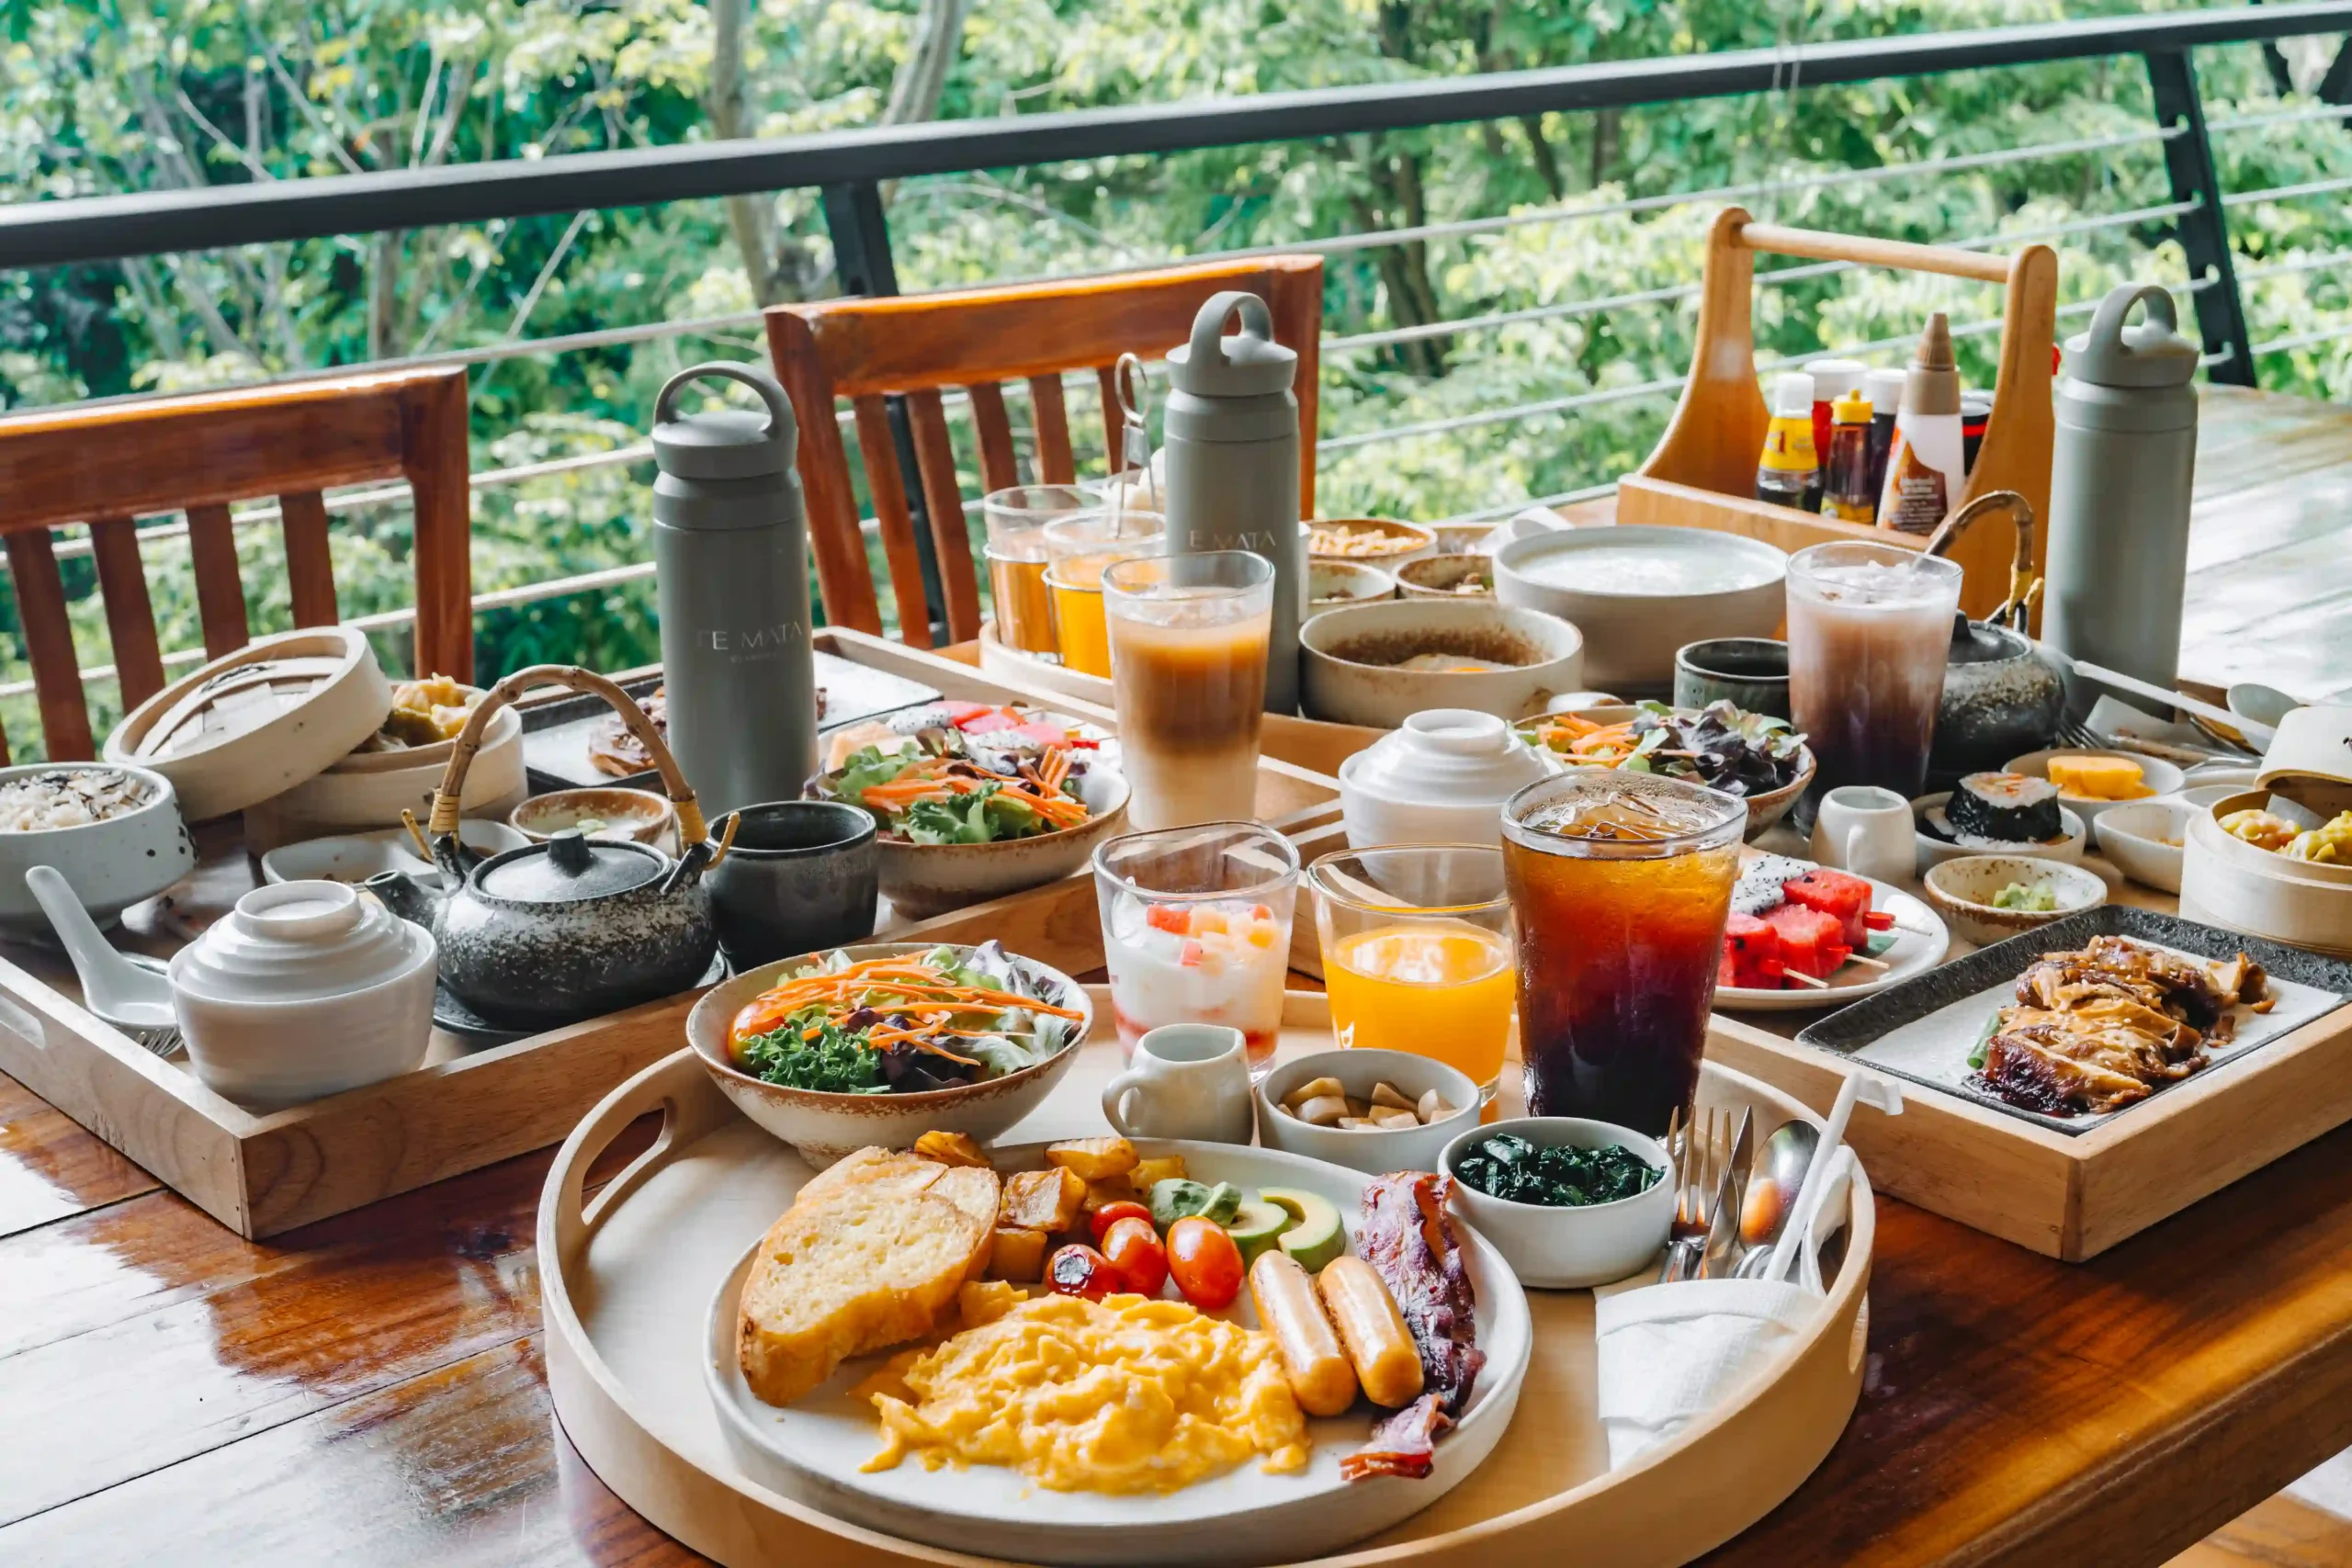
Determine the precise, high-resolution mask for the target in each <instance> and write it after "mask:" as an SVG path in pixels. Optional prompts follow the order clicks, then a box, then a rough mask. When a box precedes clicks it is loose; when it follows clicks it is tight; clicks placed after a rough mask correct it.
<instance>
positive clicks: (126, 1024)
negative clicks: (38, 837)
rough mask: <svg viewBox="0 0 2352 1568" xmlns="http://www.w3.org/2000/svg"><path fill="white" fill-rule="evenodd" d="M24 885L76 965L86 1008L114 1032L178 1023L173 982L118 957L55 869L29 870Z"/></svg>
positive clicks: (162, 1026) (53, 867)
mask: <svg viewBox="0 0 2352 1568" xmlns="http://www.w3.org/2000/svg"><path fill="white" fill-rule="evenodd" d="M25 886H28V887H29V888H31V889H32V890H33V897H35V898H37V899H39V900H40V908H41V912H42V913H43V914H45V915H47V916H48V917H49V923H50V924H51V925H52V926H54V927H55V928H57V940H58V941H60V942H63V943H64V944H65V951H66V953H68V954H69V955H71V956H72V958H73V960H74V974H75V975H76V976H79V977H80V978H81V981H82V1005H83V1006H84V1007H86V1008H88V1009H89V1010H91V1011H92V1012H94V1013H96V1014H97V1015H98V1017H100V1018H102V1019H104V1020H105V1021H107V1022H108V1023H111V1024H113V1025H114V1026H115V1027H116V1028H117V1029H169V1028H172V1027H173V1026H175V1024H177V1023H178V1022H179V1018H178V1016H177V1015H176V1014H175V1012H174V1011H173V1010H172V983H171V982H170V981H169V980H167V979H165V978H164V976H161V975H159V974H157V973H156V972H155V971H153V969H144V968H141V966H140V965H139V964H135V963H133V962H131V960H130V959H129V958H126V957H124V956H123V955H122V954H121V953H117V952H116V951H115V950H114V945H113V944H112V943H111V942H107V939H106V934H105V933H104V932H102V931H99V930H98V923H97V922H96V920H93V919H90V912H89V911H88V910H87V909H85V908H82V900H81V899H79V898H77V897H74V889H73V887H72V886H69V885H68V884H67V882H66V880H65V878H64V877H63V876H62V874H59V872H58V870H57V868H56V867H55V866H48V865H36V866H32V867H29V868H28V869H27V871H26V872H25ZM150 962H153V961H152V960H150Z"/></svg>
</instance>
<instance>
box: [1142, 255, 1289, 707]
mask: <svg viewBox="0 0 2352 1568" xmlns="http://www.w3.org/2000/svg"><path fill="white" fill-rule="evenodd" d="M1237 312H1238V314H1239V315H1240V318H1241V331H1240V332H1239V333H1236V334H1235V335H1233V336H1231V337H1227V336H1226V335H1225V323H1226V321H1227V320H1228V319H1229V318H1231V317H1232V316H1233V315H1235V314H1236V313H1237ZM1273 333H1274V327H1273V317H1272V313H1271V312H1270V311H1268V310H1267V309H1266V302H1265V301H1264V300H1263V299H1259V298H1258V297H1257V296H1256V295H1255V294H1245V293H1242V292H1241V291H1239V290H1238V289H1232V290H1227V292H1225V293H1222V294H1218V295H1215V296H1213V297H1212V298H1211V299H1209V301H1208V303H1206V304H1205V305H1203V306H1202V307H1201V311H1200V314H1199V315H1197V316H1195V317H1193V337H1192V341H1191V342H1189V343H1186V344H1180V345H1178V346H1177V347H1176V348H1173V349H1171V350H1170V351H1169V355H1168V379H1169V380H1170V383H1172V384H1173V386H1174V391H1173V392H1171V393H1170V396H1169V399H1168V427H1167V433H1166V439H1165V443H1164V445H1165V449H1166V452H1167V455H1168V495H1167V506H1168V553H1169V554H1170V555H1198V554H1202V553H1204V552H1205V551H1209V550H1252V551H1255V552H1256V553H1257V554H1259V555H1261V556H1263V557H1265V558H1267V559H1268V560H1270V561H1272V563H1273V568H1274V615H1273V627H1272V632H1271V633H1270V634H1269V636H1268V638H1267V643H1266V711H1267V712H1268V713H1296V712H1297V711H1298V623H1299V622H1300V621H1301V620H1302V619H1304V618H1305V612H1306V541H1305V536H1304V534H1303V532H1302V530H1301V529H1300V526H1299V516H1298V399H1297V398H1296V397H1295V395H1293V393H1292V391H1291V384H1292V382H1293V381H1294V380H1295V378H1297V375H1298V355H1297V354H1296V353H1295V351H1293V350H1291V349H1287V348H1284V347H1283V345H1282V344H1278V343H1276V342H1275V341H1274V337H1273Z"/></svg>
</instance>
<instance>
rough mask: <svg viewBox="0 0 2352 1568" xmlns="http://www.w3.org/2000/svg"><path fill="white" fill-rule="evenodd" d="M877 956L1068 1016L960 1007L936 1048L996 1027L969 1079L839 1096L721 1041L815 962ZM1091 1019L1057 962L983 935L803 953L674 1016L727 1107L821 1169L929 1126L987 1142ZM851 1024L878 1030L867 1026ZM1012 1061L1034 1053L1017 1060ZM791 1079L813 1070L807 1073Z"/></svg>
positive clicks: (1038, 1097)
mask: <svg viewBox="0 0 2352 1568" xmlns="http://www.w3.org/2000/svg"><path fill="white" fill-rule="evenodd" d="M888 959H896V960H913V961H922V962H926V963H927V964H929V965H931V966H933V967H937V968H940V969H942V970H943V971H947V972H953V973H956V974H967V975H973V976H982V977H985V982H986V984H987V985H988V986H989V987H990V988H993V989H997V990H1000V991H1003V992H1007V993H1011V994H1015V995H1019V996H1023V997H1029V998H1035V999H1036V1000H1038V1001H1041V1002H1046V1003H1047V1004H1049V1005H1051V1006H1053V1007H1055V1008H1057V1009H1059V1010H1062V1011H1064V1012H1068V1013H1073V1014H1075V1015H1076V1016H1075V1017H1069V1018H1056V1017H1048V1016H1046V1015H1041V1014H1038V1013H1034V1012H1029V1011H1026V1010H1016V1009H1002V1008H997V1009H989V1010H988V1011H989V1012H993V1013H994V1015H995V1016H994V1018H993V1019H990V1018H989V1017H986V1016H974V1015H973V1014H970V1013H967V1015H966V1018H965V1021H967V1022H968V1023H969V1025H970V1029H969V1031H968V1032H967V1033H965V1034H964V1035H963V1036H962V1037H961V1038H959V1039H954V1040H950V1041H948V1042H946V1045H947V1047H948V1048H950V1049H958V1050H960V1051H965V1052H972V1053H974V1054H975V1055H977V1054H978V1050H979V1049H981V1048H976V1047H974V1046H972V1045H971V1044H969V1043H968V1042H969V1041H970V1040H971V1039H972V1038H973V1037H974V1036H976V1035H978V1036H986V1035H989V1034H997V1035H998V1037H999V1038H1000V1039H1001V1040H1003V1041H1004V1042H1005V1043H1006V1044H1007V1046H1008V1049H1007V1050H1005V1051H1001V1052H999V1051H993V1050H991V1051H989V1055H990V1056H991V1057H992V1058H993V1060H992V1061H991V1062H989V1063H988V1064H986V1065H984V1066H983V1067H982V1068H981V1076H978V1077H975V1078H974V1079H973V1080H972V1081H969V1082H961V1083H948V1084H945V1085H944V1086H942V1087H938V1088H932V1089H914V1090H906V1089H896V1088H872V1087H868V1088H864V1089H858V1090H855V1091H854V1092H843V1091H838V1090H831V1089H813V1088H801V1087H796V1086H795V1085H794V1084H791V1083H785V1082H772V1081H770V1078H769V1077H763V1076H759V1075H758V1074H756V1073H754V1072H752V1071H750V1070H747V1067H749V1066H752V1064H750V1063H747V1062H744V1061H741V1060H739V1058H738V1057H737V1055H736V1054H735V1052H734V1050H733V1048H732V1045H731V1036H732V1034H733V1032H734V1024H735V1021H736V1018H737V1016H738V1015H739V1014H741V1013H742V1012H743V1011H744V1010H745V1009H747V1008H748V1007H750V1006H751V1005H752V1004H753V1003H755V1002H757V1001H759V1000H760V999H761V998H762V997H763V996H764V995H765V994H766V993H768V992H770V991H772V990H774V989H775V988H777V987H780V986H782V985H783V984H785V983H786V982H787V981H789V980H791V979H793V978H795V977H796V976H801V975H802V973H803V972H804V971H811V970H815V969H817V968H819V967H820V966H826V965H830V966H831V967H832V968H834V969H842V968H848V967H850V966H854V965H857V964H869V963H871V962H873V961H876V960H888ZM853 1016H854V1015H853ZM877 1022H878V1021H877ZM1093 1024H1094V1003H1093V999H1092V998H1090V997H1089V996H1088V995H1087V994H1086V988H1085V987H1082V986H1080V984H1079V983H1078V982H1077V981H1075V980H1073V979H1071V978H1070V977H1069V976H1067V975H1065V974H1063V973H1062V972H1061V971H1060V970H1058V969H1051V968H1048V967H1046V965H1045V964H1039V963H1036V962H1035V961H1034V960H1032V959H1027V958H1021V957H1017V956H1015V955H1013V954H1012V953H1006V952H1005V951H1004V950H1003V949H1002V948H1001V947H1000V946H998V944H996V943H995V942H989V943H987V944H986V945H985V946H983V947H978V948H975V947H960V946H953V945H943V944H939V943H933V942H865V943H861V944H858V945H856V946H852V947H843V948H838V949H835V950H834V951H833V952H832V953H808V954H804V955H803V956H801V957H798V958H787V959H785V960H783V961H781V962H779V963H775V964H762V965H761V966H760V967H759V968H757V969H753V970H751V971H750V972H748V973H746V974H742V975H738V976H735V977H734V978H733V979H731V980H729V981H727V982H726V983H724V984H723V985H719V986H717V987H713V988H712V989H711V990H710V991H708V992H707V993H706V994H705V995H704V996H703V998H702V999H701V1000H699V1001H697V1002H696V1003H695V1007H694V1010H693V1011H692V1012H691V1013H689V1014H687V1015H686V1038H687V1041H688V1043H690V1044H691V1045H692V1046H693V1047H694V1051H695V1055H696V1056H697V1057H699V1058H700V1059H701V1062H702V1065H703V1067H704V1068H705V1070H706V1071H707V1072H708V1073H709V1074H710V1077H711V1079H712V1081H713V1082H715V1083H716V1084H718V1088H719V1089H720V1091H721V1092H723V1093H724V1094H725V1095H726V1096H727V1098H728V1099H729V1100H732V1101H734V1103H735V1106H736V1109H738V1110H740V1111H742V1112H743V1114H744V1115H746V1116H748V1117H750V1118H751V1119H752V1121H753V1122H757V1123H758V1124H759V1125H760V1126H761V1127H762V1128H763V1129H765V1130H766V1131H767V1132H769V1133H771V1134H774V1135H775V1136H776V1137H778V1138H780V1139H782V1140H783V1141H784V1142H786V1143H787V1144H789V1145H792V1146H793V1148H794V1149H796V1150H797V1151H798V1153H799V1155H800V1156H801V1157H802V1158H803V1159H806V1160H807V1161H808V1162H809V1164H810V1165H812V1166H815V1167H817V1168H820V1169H822V1168H824V1167H826V1166H829V1165H831V1164H832V1163H833V1162H834V1161H835V1160H838V1159H840V1158H841V1157H842V1156H843V1155H846V1154H849V1153H851V1152H852V1151H853V1150H856V1149H862V1148H866V1147H869V1146H877V1147H881V1148H891V1149H904V1148H911V1147H912V1146H913V1145H914V1141H915V1140H916V1139H917V1138H919V1137H921V1136H922V1134H925V1133H929V1132H934V1131H936V1132H942V1133H963V1134H968V1135H969V1136H970V1137H972V1138H973V1139H974V1140H976V1141H977V1142H978V1143H980V1144H983V1145H986V1144H989V1143H992V1142H994V1141H995V1140H996V1139H997V1138H999V1137H1001V1136H1002V1135H1003V1134H1004V1133H1005V1131H1006V1130H1007V1129H1009V1128H1010V1127H1012V1125H1013V1124H1014V1123H1015V1122H1019V1121H1020V1120H1021V1119H1022V1118H1023V1117H1024V1116H1026V1115H1028V1114H1029V1113H1030V1112H1031V1111H1035V1109H1036V1108H1037V1106H1038V1104H1039V1103H1040V1102H1041V1101H1043V1100H1045V1098H1046V1095H1048V1094H1050V1093H1051V1092H1053V1088H1054V1086H1055V1085H1056V1084H1057V1083H1059V1082H1060V1081H1061V1080H1062V1078H1063V1077H1065V1076H1066V1075H1067V1074H1068V1073H1069V1069H1070V1066H1071V1064H1072V1063H1074V1062H1076V1061H1077V1060H1078V1054H1079V1047H1080V1044H1081V1043H1083V1042H1084V1041H1085V1039H1086V1036H1087V1033H1088V1032H1089V1031H1090V1030H1091V1028H1092V1027H1093ZM1000 1031H1001V1032H1000ZM861 1032H862V1033H865V1034H867V1035H869V1036H870V1035H871V1034H874V1033H884V1032H888V1031H887V1030H884V1029H881V1028H878V1027H876V1026H875V1025H868V1026H867V1027H866V1028H865V1030H863V1031H861ZM821 1043H822V1042H820V1044H821ZM865 1048H868V1049H874V1047H865ZM900 1055H903V1054H900ZM1023 1057H1032V1058H1037V1059H1034V1060H1028V1061H1027V1062H1026V1064H1025V1065H1023ZM1001 1069H1010V1070H1001ZM775 1076H786V1075H775ZM803 1081H806V1082H821V1081H825V1077H824V1076H823V1075H822V1074H821V1073H820V1072H813V1071H812V1072H811V1073H809V1074H807V1075H805V1076H804V1077H803Z"/></svg>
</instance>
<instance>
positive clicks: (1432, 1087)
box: [1258, 1050, 1478, 1176]
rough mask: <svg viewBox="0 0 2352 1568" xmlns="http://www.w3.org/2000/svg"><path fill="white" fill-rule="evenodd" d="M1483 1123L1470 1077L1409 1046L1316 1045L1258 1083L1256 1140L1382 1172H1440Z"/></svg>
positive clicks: (1370, 1173)
mask: <svg viewBox="0 0 2352 1568" xmlns="http://www.w3.org/2000/svg"><path fill="white" fill-rule="evenodd" d="M1477 1121H1478V1086H1477V1085H1476V1084H1475V1083H1473V1082H1471V1081H1470V1078H1469V1077H1468V1075H1466V1074H1464V1073H1462V1072H1460V1071H1457V1070H1456V1069H1454V1068H1453V1067H1449V1066H1446V1065H1445V1064H1444V1063H1443V1062H1438V1061H1432V1060H1431V1059H1430V1058H1429V1057H1427V1056H1416V1055H1412V1054H1411V1053H1410V1052H1407V1051H1370V1050H1365V1051H1318V1052H1317V1053H1316V1054H1315V1055H1311V1056H1301V1057H1299V1058H1298V1059H1296V1060H1295V1061H1290V1062H1284V1063H1283V1065H1282V1066H1278V1067H1276V1068H1275V1069H1274V1070H1273V1071H1272V1072H1271V1073H1268V1074H1267V1075H1266V1076H1265V1077H1264V1079H1263V1080H1261V1082H1260V1083H1259V1085H1258V1142H1259V1143H1261V1144H1262V1145H1265V1146H1266V1147H1267V1148H1270V1149H1282V1150H1284V1151H1286V1152H1287V1153H1290V1154H1295V1155H1305V1156H1307V1157H1308V1158H1310V1159H1319V1160H1328V1161H1329V1162H1330V1163H1331V1164H1333V1165H1343V1166H1346V1167H1347V1168H1349V1169H1351V1170H1361V1171H1363V1172H1365V1173H1366V1174H1367V1175H1372V1176H1381V1175H1385V1174H1386V1173H1387V1172H1389V1171H1392V1170H1435V1169H1437V1168H1438V1163H1437V1162H1438V1156H1440V1155H1441V1154H1442V1153H1443V1152H1444V1151H1445V1145H1447V1144H1448V1143H1450V1142H1451V1141H1452V1140H1453V1136H1454V1134H1457V1133H1460V1132H1462V1131H1463V1130H1464V1128H1467V1127H1471V1126H1475V1125H1476V1123H1477Z"/></svg>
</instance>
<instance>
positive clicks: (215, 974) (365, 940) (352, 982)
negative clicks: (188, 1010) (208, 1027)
mask: <svg viewBox="0 0 2352 1568" xmlns="http://www.w3.org/2000/svg"><path fill="white" fill-rule="evenodd" d="M432 953H433V937H432V934H431V933H430V932H428V931H425V930H424V928H423V927H421V926H413V925H411V924H409V923H408V922H407V921H406V920H403V919H399V918H398V917H397V916H395V915H394V914H393V913H392V912H391V911H390V909H387V908H384V906H383V905H381V904H379V903H378V902H377V901H376V900H375V899H374V898H371V897H363V896H362V895H361V894H360V892H359V890H358V889H357V888H355V887H352V886H349V885H348V884H345V883H341V882H280V883H277V884H276V885H275V886H269V887H257V888H255V889H254V891H252V892H251V893H248V894H246V895H245V896H244V897H242V898H240V899H238V900H237V907H236V908H234V909H233V910H232V911H230V913H229V916H228V918H227V919H222V920H218V921H215V922H214V923H213V925H212V926H211V928H210V929H209V930H208V931H205V933H204V934H203V935H202V936H200V937H198V939H197V940H196V941H195V942H190V943H189V944H188V945H187V946H186V947H184V948H182V949H181V950H180V951H179V952H178V953H175V954H174V955H173V957H172V966H171V976H172V985H173V987H175V989H179V990H183V991H189V992H193V993H194V994H196V995H198V996H200V997H204V998H208V999H211V1000H216V1001H234V1002H300V1001H315V1000H318V999H320V998H325V997H338V996H345V995H348V994H350V993H351V992H354V991H361V990H366V989H367V988H368V987H371V986H377V985H380V984H382V983H383V982H384V981H386V980H390V979H391V978H392V977H394V976H397V975H400V974H401V973H403V972H405V971H407V970H409V969H412V968H413V967H414V966H415V964H416V963H417V962H418V959H419V957H420V955H421V956H423V957H424V958H425V959H428V960H429V959H430V958H431V956H432Z"/></svg>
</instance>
